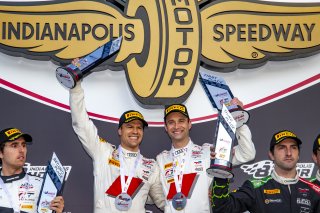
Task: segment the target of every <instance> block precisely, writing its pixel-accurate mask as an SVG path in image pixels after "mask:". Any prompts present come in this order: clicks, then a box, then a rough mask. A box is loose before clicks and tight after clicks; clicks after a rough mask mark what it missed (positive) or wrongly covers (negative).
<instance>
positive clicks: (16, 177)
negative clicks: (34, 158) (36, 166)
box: [0, 170, 26, 183]
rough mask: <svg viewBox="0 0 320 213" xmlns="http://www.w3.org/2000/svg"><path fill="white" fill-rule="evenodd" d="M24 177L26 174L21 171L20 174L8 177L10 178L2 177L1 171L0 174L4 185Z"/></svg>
mask: <svg viewBox="0 0 320 213" xmlns="http://www.w3.org/2000/svg"><path fill="white" fill-rule="evenodd" d="M25 176H26V172H25V171H24V170H23V171H22V172H21V173H20V174H16V175H10V176H2V170H1V173H0V178H1V179H2V180H3V182H4V183H11V182H13V181H17V180H21V179H22V178H24V177H25Z"/></svg>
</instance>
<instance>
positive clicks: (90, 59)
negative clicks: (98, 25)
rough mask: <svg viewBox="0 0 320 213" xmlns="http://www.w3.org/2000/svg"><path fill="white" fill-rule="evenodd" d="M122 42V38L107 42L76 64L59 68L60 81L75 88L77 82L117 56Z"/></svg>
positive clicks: (57, 74)
mask: <svg viewBox="0 0 320 213" xmlns="http://www.w3.org/2000/svg"><path fill="white" fill-rule="evenodd" d="M121 42H122V36H121V37H119V38H117V39H114V40H112V41H109V42H107V43H106V44H104V45H102V46H101V47H99V48H98V49H96V50H95V51H93V52H92V53H90V54H89V55H87V56H85V57H83V58H81V59H80V60H78V61H77V62H76V63H72V64H69V65H67V66H65V67H58V68H57V70H56V77H57V79H58V81H59V82H60V83H61V84H62V85H64V86H65V87H67V88H69V89H72V88H74V87H75V86H76V83H77V81H80V80H81V79H82V78H84V77H85V76H87V75H89V74H90V73H91V70H92V69H93V68H95V67H96V66H98V65H99V64H101V63H102V62H104V61H105V60H107V59H109V58H111V57H112V56H113V55H115V54H116V53H117V52H118V51H119V50H120V46H121Z"/></svg>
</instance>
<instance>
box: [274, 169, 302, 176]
mask: <svg viewBox="0 0 320 213" xmlns="http://www.w3.org/2000/svg"><path fill="white" fill-rule="evenodd" d="M274 170H275V171H276V173H277V175H278V176H280V177H283V178H295V177H296V176H297V170H296V169H292V170H290V171H287V170H283V169H280V168H279V167H275V168H274Z"/></svg>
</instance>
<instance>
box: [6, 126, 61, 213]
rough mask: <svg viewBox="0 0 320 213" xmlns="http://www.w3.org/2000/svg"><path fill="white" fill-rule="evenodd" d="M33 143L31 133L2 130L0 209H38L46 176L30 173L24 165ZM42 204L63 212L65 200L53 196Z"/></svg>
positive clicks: (26, 212) (28, 212)
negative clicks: (30, 145)
mask: <svg viewBox="0 0 320 213" xmlns="http://www.w3.org/2000/svg"><path fill="white" fill-rule="evenodd" d="M31 143H32V137H31V136H30V135H29V134H24V133H22V132H21V131H20V130H19V129H16V128H6V129H3V130H2V131H0V166H1V167H2V168H1V173H0V212H1V213H36V212H37V207H38V206H37V202H38V198H39V194H40V189H41V186H42V182H43V179H42V178H40V177H36V176H32V175H28V174H26V173H25V171H24V169H23V166H24V164H25V162H26V158H27V144H31ZM39 205H40V206H41V207H49V208H50V209H51V210H54V211H56V212H57V213H61V212H62V210H63V208H64V200H63V198H62V197H61V196H57V197H54V198H53V200H52V201H51V202H48V201H47V202H42V203H40V204H39Z"/></svg>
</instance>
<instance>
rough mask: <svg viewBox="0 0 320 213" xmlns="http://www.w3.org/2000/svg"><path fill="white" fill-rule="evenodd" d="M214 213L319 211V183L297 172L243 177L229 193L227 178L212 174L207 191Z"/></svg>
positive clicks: (300, 212)
mask: <svg viewBox="0 0 320 213" xmlns="http://www.w3.org/2000/svg"><path fill="white" fill-rule="evenodd" d="M211 205H212V211H213V212H214V213H216V212H221V213H229V212H235V213H236V212H237V213H239V212H245V211H250V213H278V212H282V213H287V212H288V213H289V212H290V213H319V212H320V187H319V186H317V185H315V184H313V183H311V182H309V181H306V180H304V179H302V178H299V177H298V176H297V177H296V178H295V179H290V180H288V179H286V180H284V179H283V178H281V177H279V176H278V175H277V174H276V173H275V172H273V173H272V175H271V176H268V177H265V178H263V179H260V180H257V179H254V180H250V181H249V180H247V181H246V182H245V183H244V184H243V185H242V186H241V187H240V188H239V189H237V190H236V191H234V192H231V193H229V182H228V180H226V179H220V178H215V179H214V182H213V184H212V195H211Z"/></svg>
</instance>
